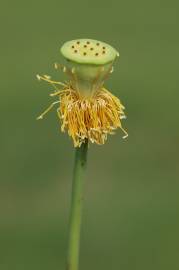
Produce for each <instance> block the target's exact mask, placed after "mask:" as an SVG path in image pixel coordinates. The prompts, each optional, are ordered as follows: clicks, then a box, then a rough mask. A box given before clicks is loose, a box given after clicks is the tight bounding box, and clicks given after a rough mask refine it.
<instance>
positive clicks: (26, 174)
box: [0, 0, 179, 270]
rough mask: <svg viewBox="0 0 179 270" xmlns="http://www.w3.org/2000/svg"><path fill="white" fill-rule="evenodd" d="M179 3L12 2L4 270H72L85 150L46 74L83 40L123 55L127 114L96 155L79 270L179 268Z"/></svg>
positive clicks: (0, 209)
mask: <svg viewBox="0 0 179 270" xmlns="http://www.w3.org/2000/svg"><path fill="white" fill-rule="evenodd" d="M178 8H179V4H178V1H177V0H171V1H165V0H164V1H159V0H151V1H142V0H136V1H132V0H130V1H124V0H123V1H117V0H116V1H114V0H111V1H102V0H99V1H93V0H91V1H82V0H80V1H60V0H59V1H55V0H52V1H42V0H39V1H34V0H31V1H22V0H17V1H2V2H1V19H0V20H1V24H0V25H1V26H0V27H1V64H0V69H1V70H0V72H1V92H0V110H1V113H0V118H1V133H0V136H1V138H0V144H1V148H0V149H1V155H0V156H1V161H0V164H1V170H0V178H1V180H0V269H2V270H31V269H33V270H37V269H38V270H41V269H42V270H51V269H53V270H57V269H65V254H66V242H67V224H68V216H69V205H70V192H71V175H72V167H73V155H74V149H73V146H72V142H71V140H70V139H69V137H68V136H67V135H64V134H61V133H59V126H58V119H57V116H56V111H55V110H54V111H52V112H51V113H49V114H48V115H47V117H46V118H45V119H44V120H43V121H36V120H35V118H36V116H38V115H39V113H41V112H42V111H43V109H44V108H46V106H47V105H48V104H49V103H50V102H51V98H50V97H49V96H48V94H49V93H50V90H51V89H50V88H49V86H48V85H47V84H45V83H43V82H42V83H39V82H38V81H37V80H36V78H35V75H36V74H37V73H40V74H49V75H52V76H53V77H54V78H56V79H59V80H63V79H64V77H63V74H61V73H60V72H59V71H55V70H54V68H53V63H54V62H59V63H60V62H61V61H62V57H61V55H60V53H59V48H60V46H61V45H62V44H63V43H64V42H65V41H67V40H70V39H75V38H83V37H85V38H86V37H87V38H94V39H99V40H102V41H105V42H107V43H109V44H111V45H113V46H114V47H116V48H117V49H118V50H119V52H120V55H121V57H120V59H119V61H118V62H116V65H115V72H114V73H113V74H112V76H111V78H110V80H109V81H108V82H107V83H106V85H107V87H108V88H109V89H110V90H111V91H112V92H113V93H114V94H116V95H117V96H119V97H120V99H121V100H122V102H123V103H124V104H125V106H126V113H127V116H128V118H127V120H126V121H124V124H123V125H124V127H125V128H126V129H127V130H128V132H129V137H128V139H127V140H122V132H120V131H118V132H117V134H116V135H115V136H113V137H110V138H109V139H108V141H107V143H106V144H105V145H104V146H95V145H91V146H90V151H89V158H88V173H87V174H88V175H87V179H86V185H85V205H84V212H83V213H84V214H83V226H82V241H81V258H80V264H81V268H80V269H85V270H91V269H93V270H99V269H101V270H109V269H110V270H113V269H122V270H131V269H132V270H143V269H145V270H151V269H152V270H168V269H172V270H178V269H179V256H178V252H179V214H178V213H179V182H178V179H179V177H178V175H179V166H178V163H179V162H178V149H179V126H178V104H179V102H178V100H179V93H178V66H179V65H178V59H179V50H178V46H179V36H178V34H177V33H178V24H177V20H178V18H177V16H178V15H177V9H178Z"/></svg>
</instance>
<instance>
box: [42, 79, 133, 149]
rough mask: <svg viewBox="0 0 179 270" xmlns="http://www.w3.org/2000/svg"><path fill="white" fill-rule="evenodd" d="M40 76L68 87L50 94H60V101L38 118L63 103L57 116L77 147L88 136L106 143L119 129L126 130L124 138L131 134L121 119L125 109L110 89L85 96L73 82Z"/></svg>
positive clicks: (92, 140) (63, 129)
mask: <svg viewBox="0 0 179 270" xmlns="http://www.w3.org/2000/svg"><path fill="white" fill-rule="evenodd" d="M38 78H40V79H42V80H44V81H47V82H49V83H50V84H52V85H54V84H59V85H62V86H63V87H64V88H63V89H62V90H60V89H58V91H56V92H54V93H52V94H50V96H59V100H58V101H56V102H53V103H52V104H51V105H50V106H49V107H48V108H47V109H46V110H45V111H44V112H43V113H42V114H41V115H40V116H39V117H38V118H37V119H42V118H43V116H44V115H45V114H46V113H48V112H49V111H50V110H51V109H52V107H53V106H54V105H55V104H57V103H59V107H58V109H57V115H58V117H59V119H60V122H61V131H62V132H65V130H67V131H68V134H69V136H71V137H72V139H73V142H74V146H75V147H80V146H81V144H82V143H83V142H84V141H85V139H88V140H89V141H91V142H92V143H97V144H104V143H105V141H106V140H107V135H108V134H114V130H115V129H117V128H120V129H121V130H122V131H123V132H124V136H123V138H126V137H127V136H128V134H127V132H126V131H125V130H124V129H123V127H122V125H121V119H122V118H125V114H124V109H125V108H124V106H123V105H122V104H121V102H120V100H119V99H118V98H117V97H115V96H114V95H112V94H111V93H110V92H109V91H108V90H107V89H105V88H101V89H99V90H97V91H96V92H95V93H94V94H93V95H92V96H90V97H84V96H83V95H82V94H81V93H80V92H79V91H76V90H74V89H72V87H71V86H70V84H63V83H60V82H56V81H52V80H50V79H49V78H48V77H47V76H45V77H44V76H43V77H42V76H39V75H38Z"/></svg>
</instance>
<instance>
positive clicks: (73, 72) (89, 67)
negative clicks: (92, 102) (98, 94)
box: [61, 39, 119, 95]
mask: <svg viewBox="0 0 179 270" xmlns="http://www.w3.org/2000/svg"><path fill="white" fill-rule="evenodd" d="M61 53H62V55H63V56H64V57H65V59H66V60H67V69H68V72H67V74H68V75H69V76H70V81H71V84H72V87H73V88H74V89H76V90H79V91H80V92H81V93H84V94H85V95H89V94H90V93H91V92H92V91H96V90H98V89H99V88H100V87H102V85H103V83H104V80H105V79H106V77H107V75H108V74H109V73H110V72H111V71H112V68H113V63H114V61H115V59H116V57H117V56H119V53H118V52H117V51H116V50H115V49H114V48H113V47H112V46H110V45H108V44H106V43H104V42H101V41H97V40H92V39H78V40H72V41H68V42H66V43H65V44H64V45H63V46H62V47H61Z"/></svg>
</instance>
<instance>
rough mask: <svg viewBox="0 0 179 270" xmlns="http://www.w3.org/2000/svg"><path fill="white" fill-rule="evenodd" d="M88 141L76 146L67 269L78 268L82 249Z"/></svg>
mask: <svg viewBox="0 0 179 270" xmlns="http://www.w3.org/2000/svg"><path fill="white" fill-rule="evenodd" d="M87 151H88V141H86V142H85V143H83V144H82V145H81V147H79V148H76V153H75V165H74V172H73V184H72V200H71V212H70V227H69V243H68V254H67V270H78V269H79V268H78V267H79V249H80V227H81V215H82V203H83V182H84V176H85V171H86V160H87Z"/></svg>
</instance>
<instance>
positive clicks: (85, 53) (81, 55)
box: [61, 39, 119, 65]
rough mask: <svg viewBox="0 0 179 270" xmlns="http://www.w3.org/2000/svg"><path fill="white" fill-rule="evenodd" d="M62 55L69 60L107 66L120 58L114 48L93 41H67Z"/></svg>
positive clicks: (62, 48)
mask: <svg viewBox="0 0 179 270" xmlns="http://www.w3.org/2000/svg"><path fill="white" fill-rule="evenodd" d="M61 53H62V55H63V56H64V57H65V58H66V59H68V60H71V61H73V62H76V63H79V64H91V65H105V64H107V63H110V62H113V61H114V60H115V59H116V57H117V56H119V53H118V52H117V51H116V49H114V48H113V47H112V46H110V45H108V44H107V43H104V42H101V41H98V40H93V39H76V40H71V41H67V42H65V43H64V44H63V46H62V47H61Z"/></svg>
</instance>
